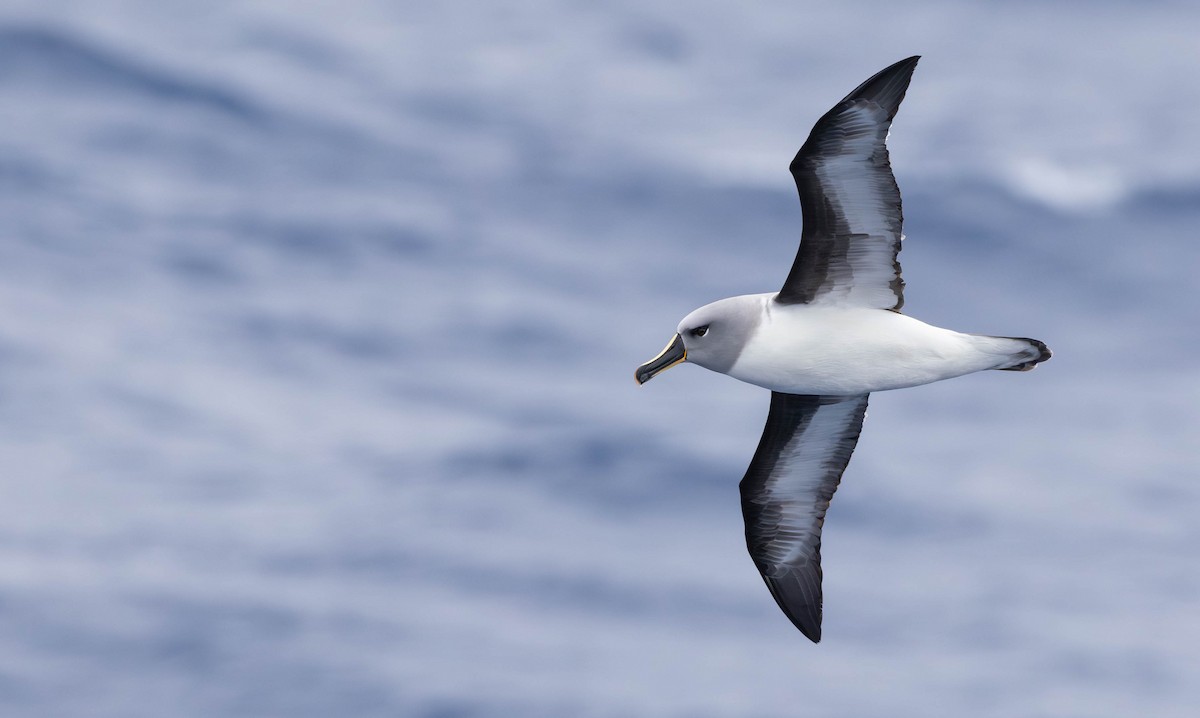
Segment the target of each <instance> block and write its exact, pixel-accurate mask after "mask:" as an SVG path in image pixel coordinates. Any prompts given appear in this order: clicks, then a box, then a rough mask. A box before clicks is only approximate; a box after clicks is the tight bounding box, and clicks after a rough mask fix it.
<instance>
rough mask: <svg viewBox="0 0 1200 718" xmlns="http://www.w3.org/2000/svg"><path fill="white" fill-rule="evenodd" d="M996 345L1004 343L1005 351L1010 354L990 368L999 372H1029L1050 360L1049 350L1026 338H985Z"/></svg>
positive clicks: (1043, 345)
mask: <svg viewBox="0 0 1200 718" xmlns="http://www.w3.org/2000/svg"><path fill="white" fill-rule="evenodd" d="M987 338H988V339H994V340H996V342H997V343H1000V342H1004V343H1005V344H1006V346H1005V349H1006V351H1007V350H1009V349H1011V353H1010V354H1008V356H1007V357H1005V358H1004V359H1003V361H1002V362H1001V363H1000V364H998V365H996V366H994V367H992V368H993V369H999V370H1001V371H1029V370H1030V369H1032V368H1034V367H1035V366H1037V365H1038V364H1041V363H1042V362H1044V361H1046V360H1047V359H1049V358H1050V356H1051V355H1050V348H1049V347H1047V346H1046V345H1045V344H1044V343H1042V342H1040V341H1038V340H1037V339H1029V338H1027V337H987Z"/></svg>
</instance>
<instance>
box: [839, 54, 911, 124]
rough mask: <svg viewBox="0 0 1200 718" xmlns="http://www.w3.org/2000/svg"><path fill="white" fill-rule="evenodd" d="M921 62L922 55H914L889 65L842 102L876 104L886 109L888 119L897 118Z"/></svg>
mask: <svg viewBox="0 0 1200 718" xmlns="http://www.w3.org/2000/svg"><path fill="white" fill-rule="evenodd" d="M920 60H921V56H920V55H913V56H912V57H906V58H904V59H903V60H901V61H899V62H896V63H893V64H891V65H888V66H887V67H885V68H883V69H882V70H880V71H879V72H877V73H875V74H874V75H871V77H869V78H867V81H866V82H864V83H862V84H861V85H859V86H858V87H856V88H854V91H853V92H851V93H850V94H849V95H846V96H845V97H844V98H842V102H843V103H844V102H852V101H854V100H868V101H870V102H874V103H875V104H877V105H879V106H880V107H882V108H884V109H886V110H887V116H888V119H889V120H890V119H892V118H893V117H895V116H896V111H897V110H899V109H900V101H901V100H903V99H904V93H905V92H907V91H908V83H909V82H910V81H911V80H912V75H913V70H915V69H916V68H917V63H918V62H920ZM838 104H841V103H838Z"/></svg>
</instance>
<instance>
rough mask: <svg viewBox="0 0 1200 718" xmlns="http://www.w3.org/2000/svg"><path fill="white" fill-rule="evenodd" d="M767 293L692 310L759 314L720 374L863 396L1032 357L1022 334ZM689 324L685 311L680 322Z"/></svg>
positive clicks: (803, 390) (786, 388) (798, 390)
mask: <svg viewBox="0 0 1200 718" xmlns="http://www.w3.org/2000/svg"><path fill="white" fill-rule="evenodd" d="M774 297H775V292H768V293H765V294H749V295H743V296H739V297H730V298H728V299H723V300H721V301H720V302H714V303H713V305H708V306H706V307H701V308H700V309H699V310H697V311H696V312H695V313H696V314H700V313H702V312H704V313H711V312H712V310H713V309H716V308H717V307H714V305H718V304H720V305H733V304H736V305H742V306H741V307H738V308H737V309H742V311H737V309H734V311H735V312H736V313H737V314H743V313H757V314H758V315H759V316H758V322H757V326H756V328H755V330H754V331H753V333H752V334H751V335H750V336H749V337H748V341H747V342H746V343H745V345H744V346H743V348H742V350H741V353H740V355H739V356H738V358H737V360H736V361H735V362H734V363H733V366H731V367H730V368H729V369H728V370H727V371H726V372H725V373H726V374H728V375H729V376H731V377H733V378H735V379H740V380H741V381H744V382H747V383H749V384H754V385H756V386H761V387H763V388H766V389H770V390H772V391H780V392H784V393H787V394H819V395H823V396H833V395H854V394H866V393H869V392H875V391H885V390H888V389H903V388H905V387H910V386H919V385H921V384H929V383H931V382H935V381H941V380H942V379H950V378H952V377H956V376H962V375H964V374H971V373H973V372H977V371H984V370H987V369H1005V368H1010V367H1014V366H1017V365H1020V364H1023V363H1025V362H1027V361H1030V360H1032V359H1034V358H1036V357H1037V356H1038V353H1037V351H1036V350H1035V349H1033V348H1031V347H1030V345H1029V343H1028V341H1027V340H1023V339H1010V338H1007V337H992V336H981V335H977V334H963V333H961V332H956V331H952V330H950V329H942V328H940V327H935V326H933V325H931V324H926V323H925V322H922V321H920V320H918V319H914V318H912V317H910V316H906V315H904V314H900V313H898V312H893V311H889V310H886V309H873V308H863V307H833V306H829V307H826V306H819V305H810V304H779V303H777V302H775V301H774ZM721 309H725V310H726V311H728V310H729V309H732V307H721ZM746 310H748V311H746ZM691 322H692V320H691V319H690V316H689V318H685V319H684V320H683V322H682V323H681V326H687V325H689V324H690V323H691Z"/></svg>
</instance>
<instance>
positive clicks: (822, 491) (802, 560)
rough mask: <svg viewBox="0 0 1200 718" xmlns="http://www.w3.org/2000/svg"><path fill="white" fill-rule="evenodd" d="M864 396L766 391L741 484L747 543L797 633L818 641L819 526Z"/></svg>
mask: <svg viewBox="0 0 1200 718" xmlns="http://www.w3.org/2000/svg"><path fill="white" fill-rule="evenodd" d="M866 410H867V395H866V394H862V395H859V396H807V395H798V394H782V393H779V392H772V393H771V409H770V412H769V413H768V415H767V424H766V427H765V428H764V429H763V435H762V439H761V440H760V441H759V444H758V449H757V451H755V452H754V459H753V460H752V461H751V462H750V468H749V469H748V470H747V471H746V476H745V478H743V479H742V482H741V494H742V515H743V517H744V518H745V521H746V546H747V548H748V549H749V550H750V556H751V558H753V559H754V563H755V565H756V566H757V567H758V570H759V572H760V573H761V574H762V577H763V580H764V581H765V582H766V584H767V588H768V589H769V590H770V591H771V595H772V596H774V597H775V601H776V602H777V603H778V604H779V607H780V608H781V609H783V612H784V613H785V614H786V615H787V617H788V618H789V619H791V621H792V623H793V624H795V626H796V627H797V628H799V629H800V632H801V633H803V634H804V635H805V636H807V637H808V638H809V639H811V640H812V641H813V642H814V643H815V642H817V641H820V640H821V527H822V526H823V525H824V523H825V511H826V510H827V509H828V508H829V502H830V500H832V499H833V492H834V491H836V490H837V486H838V482H839V481H840V480H841V478H842V472H843V471H845V469H846V464H847V463H848V462H849V461H850V455H851V453H853V452H854V446H855V444H856V443H857V442H858V435H859V432H860V431H861V430H862V422H863V418H864V417H865V416H866Z"/></svg>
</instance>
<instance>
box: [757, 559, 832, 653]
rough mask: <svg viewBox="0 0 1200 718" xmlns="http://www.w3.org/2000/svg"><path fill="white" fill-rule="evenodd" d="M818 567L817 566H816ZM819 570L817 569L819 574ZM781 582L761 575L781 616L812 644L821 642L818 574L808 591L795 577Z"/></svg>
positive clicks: (819, 581)
mask: <svg viewBox="0 0 1200 718" xmlns="http://www.w3.org/2000/svg"><path fill="white" fill-rule="evenodd" d="M818 565H819V564H818ZM819 570H820V569H818V572H819ZM788 578H790V579H791V580H790V581H788V580H787V578H785V579H783V580H781V579H778V578H770V577H768V576H766V575H763V581H765V582H766V584H767V589H768V590H769V591H770V592H771V597H772V598H774V599H775V603H777V604H779V608H780V610H782V611H783V615H785V616H787V617H788V620H789V621H791V622H792V625H793V626H795V627H796V628H797V629H799V631H800V632H801V633H803V634H804V637H805V638H807V639H808V640H810V641H812V642H813V643H820V642H821V603H822V601H821V578H820V575H819V573H818V575H817V576H816V581H815V583H810V585H809V586H808V590H805V587H804V586H802V585H801V580H800V578H799V577H797V576H790V577H788Z"/></svg>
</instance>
